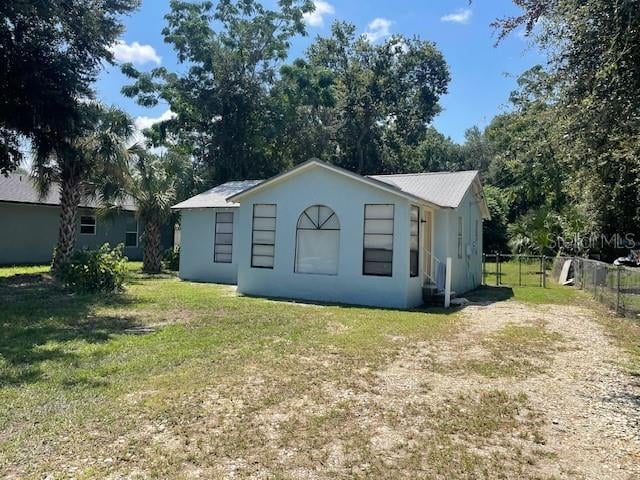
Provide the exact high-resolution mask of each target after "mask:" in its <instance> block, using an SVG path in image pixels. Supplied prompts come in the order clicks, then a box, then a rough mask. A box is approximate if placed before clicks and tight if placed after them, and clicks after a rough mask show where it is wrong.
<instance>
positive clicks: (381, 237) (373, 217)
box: [362, 205, 394, 277]
mask: <svg viewBox="0 0 640 480" xmlns="http://www.w3.org/2000/svg"><path fill="white" fill-rule="evenodd" d="M393 213H394V206H393V205H365V206H364V248H363V261H362V273H363V274H364V275H378V276H382V277H390V276H391V275H392V272H393Z"/></svg>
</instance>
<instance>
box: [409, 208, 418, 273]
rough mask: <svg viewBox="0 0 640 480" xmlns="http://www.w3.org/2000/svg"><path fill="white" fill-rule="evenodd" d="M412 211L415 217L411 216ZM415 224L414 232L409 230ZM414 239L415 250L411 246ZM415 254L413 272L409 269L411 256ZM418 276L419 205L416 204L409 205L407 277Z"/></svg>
mask: <svg viewBox="0 0 640 480" xmlns="http://www.w3.org/2000/svg"><path fill="white" fill-rule="evenodd" d="M413 212H417V213H416V219H415V220H414V219H413V218H412V214H413ZM414 224H415V230H416V231H415V233H413V232H412V231H411V227H412V226H413V225H414ZM413 238H415V239H416V248H415V250H414V249H413V248H411V240H412V239H413ZM414 254H415V255H416V256H417V259H416V266H417V270H416V272H415V273H413V272H412V271H411V256H412V255H414ZM419 276H420V207H418V206H417V205H410V207H409V278H416V277H419Z"/></svg>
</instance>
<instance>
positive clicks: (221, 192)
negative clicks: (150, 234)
mask: <svg viewBox="0 0 640 480" xmlns="http://www.w3.org/2000/svg"><path fill="white" fill-rule="evenodd" d="M262 181H263V180H242V181H236V182H227V183H223V184H222V185H218V186H217V187H214V188H212V189H210V190H207V191H206V192H203V193H201V194H199V195H196V196H195V197H191V198H189V199H188V200H185V201H184V202H181V203H179V204H177V205H174V206H173V207H171V208H174V209H176V210H185V209H190V208H212V207H237V206H238V204H237V203H233V202H228V201H227V199H228V198H229V197H231V196H233V195H236V194H238V193H241V192H244V191H245V190H248V189H250V188H252V187H254V186H256V185H258V184H260V183H261V182H262Z"/></svg>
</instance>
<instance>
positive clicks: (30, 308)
mask: <svg viewBox="0 0 640 480" xmlns="http://www.w3.org/2000/svg"><path fill="white" fill-rule="evenodd" d="M137 268H139V264H138V265H136V264H134V265H131V266H130V270H131V272H132V273H131V275H130V278H129V280H128V289H127V291H126V293H124V294H114V295H87V294H83V295H81V294H70V293H68V292H65V291H63V290H61V289H60V288H59V287H58V286H56V285H55V284H54V283H53V282H52V281H51V279H49V278H48V277H46V276H42V273H45V272H46V268H44V267H27V268H13V267H12V268H2V269H0V276H1V277H2V281H0V304H2V306H3V308H2V312H1V314H0V324H1V328H2V331H3V335H2V337H1V338H0V404H1V405H3V406H4V407H3V408H2V409H0V432H2V433H0V472H2V471H5V472H9V473H10V472H11V465H14V466H15V465H19V466H20V470H19V472H20V475H26V476H29V475H34V476H38V475H40V474H42V473H45V472H47V471H48V470H47V469H48V468H54V467H52V465H55V468H54V470H56V471H59V470H60V469H61V468H62V466H61V465H60V464H59V462H61V461H71V459H74V458H82V457H83V456H84V457H86V456H90V457H94V456H101V455H103V456H105V457H111V456H112V455H125V454H126V451H128V450H129V449H130V448H133V449H134V450H135V449H137V448H142V446H141V445H138V443H137V440H136V439H135V436H136V432H138V431H140V430H141V429H144V428H146V427H145V425H147V426H148V425H155V424H156V423H158V422H160V421H169V422H172V421H173V422H175V423H176V424H175V425H173V427H174V428H176V429H177V428H178V427H179V423H180V422H181V421H185V422H187V423H188V422H190V421H191V420H192V419H193V418H195V417H194V416H197V415H199V414H202V411H201V408H202V405H201V404H200V401H201V400H202V399H203V398H205V397H207V395H208V393H210V392H211V391H213V390H217V389H219V388H220V389H222V390H223V392H224V396H225V398H229V399H230V401H233V399H234V398H236V399H245V401H246V399H247V397H246V395H247V392H246V389H247V388H248V385H249V384H250V382H251V381H253V380H255V378H254V377H256V378H257V377H259V378H260V382H261V385H260V386H258V387H256V388H255V389H252V393H251V396H250V404H248V405H245V406H240V407H239V412H238V414H239V415H246V414H248V412H250V411H255V410H259V409H263V408H268V406H270V405H275V404H278V403H279V402H281V401H283V400H284V399H286V398H289V397H290V396H295V395H302V394H303V393H304V392H307V391H310V390H314V389H315V388H317V387H318V386H319V385H320V384H321V383H323V382H334V383H335V385H336V386H337V387H341V388H346V387H348V386H350V385H351V383H352V381H353V379H354V378H357V377H358V376H357V375H353V377H351V376H349V375H345V373H347V372H351V373H352V372H354V371H356V370H359V369H363V368H364V369H375V368H376V367H377V366H379V365H381V364H383V363H384V362H386V361H388V360H389V359H390V358H392V357H393V355H394V354H395V353H396V352H397V351H398V350H399V348H401V345H398V342H397V341H395V340H394V338H395V337H402V338H404V339H408V340H410V341H412V342H418V341H430V340H434V339H437V338H439V337H441V336H446V335H448V334H450V333H451V332H452V331H453V330H454V329H456V328H457V323H458V322H457V321H456V317H455V315H453V314H450V313H446V314H445V313H424V312H421V311H414V312H405V311H395V310H384V309H367V308H356V307H346V306H320V305H301V304H293V303H283V302H277V301H271V300H265V299H258V298H249V297H237V296H236V295H235V293H234V291H233V290H232V289H231V288H230V287H225V286H219V285H211V284H198V283H189V282H181V281H179V280H178V279H177V278H175V277H174V276H173V275H171V274H165V275H162V276H159V277H153V278H152V277H149V276H146V275H142V274H139V273H135V270H136V269H137ZM18 274H19V275H18ZM252 379H253V380H252ZM248 382H249V383H248ZM189 396H193V401H192V402H190V401H188V402H187V403H188V405H189V408H188V409H187V411H185V408H184V405H183V402H184V401H185V400H184V398H185V397H189ZM162 419H164V420H162ZM248 427H249V426H247V429H245V428H236V429H230V431H229V432H228V438H229V439H235V440H234V441H233V442H232V444H230V443H225V444H224V447H225V448H223V449H222V450H221V451H219V452H218V453H219V454H225V453H226V454H232V453H233V454H239V452H241V451H244V449H245V448H247V447H248V444H246V442H247V441H248V442H249V444H251V443H252V441H251V440H250V439H248V438H246V436H247V435H249V433H248V431H250V429H249V428H248ZM185 435H186V436H189V435H187V434H185ZM121 436H125V437H126V438H127V439H128V440H127V442H126V443H127V445H122V448H121V449H120V448H116V451H115V453H109V452H112V447H111V445H112V444H113V442H114V441H115V440H117V439H118V438H119V437H121ZM236 437H238V438H236ZM256 438H257V439H259V436H258V437H256ZM129 443H131V445H129ZM150 458H151V457H150ZM176 462H177V463H176V464H175V465H173V464H172V462H171V461H168V460H167V461H165V460H162V459H161V458H158V459H153V460H149V459H147V460H146V461H145V462H143V463H144V464H145V466H146V468H148V469H149V470H150V471H152V472H153V471H156V473H157V474H159V475H169V476H171V475H173V474H174V473H175V472H177V471H179V470H180V465H182V462H184V459H183V458H181V459H180V462H178V460H176ZM172 465H173V466H172ZM112 468H113V467H111V466H110V465H108V464H100V465H98V466H94V467H92V469H90V470H88V472H90V473H88V474H87V475H88V476H93V475H98V474H100V475H102V474H103V473H105V472H108V471H111V470H110V469H112ZM173 469H175V470H173Z"/></svg>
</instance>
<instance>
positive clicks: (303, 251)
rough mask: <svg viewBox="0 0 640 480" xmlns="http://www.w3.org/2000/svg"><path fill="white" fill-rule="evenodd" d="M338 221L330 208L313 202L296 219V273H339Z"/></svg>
mask: <svg viewBox="0 0 640 480" xmlns="http://www.w3.org/2000/svg"><path fill="white" fill-rule="evenodd" d="M339 245H340V221H339V220H338V217H337V215H336V214H335V212H334V211H333V210H331V209H330V208H329V207H325V206H324V205H314V206H313V207H309V208H307V209H306V210H305V211H304V212H302V214H301V215H300V217H299V218H298V224H297V227H296V258H295V271H296V273H315V274H325V275H335V274H337V273H338V250H339Z"/></svg>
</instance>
